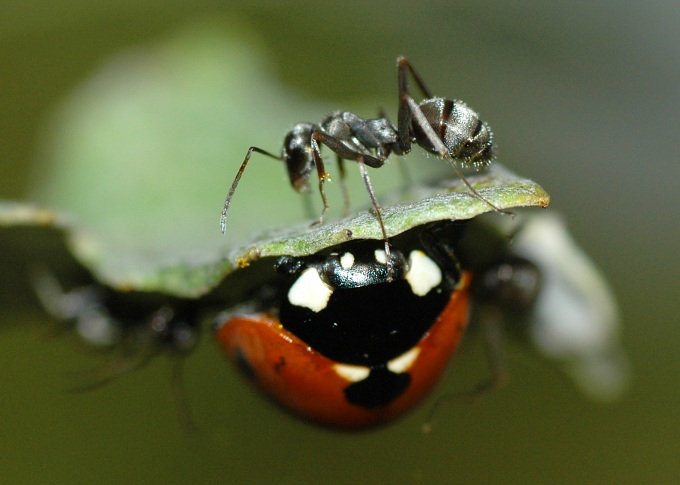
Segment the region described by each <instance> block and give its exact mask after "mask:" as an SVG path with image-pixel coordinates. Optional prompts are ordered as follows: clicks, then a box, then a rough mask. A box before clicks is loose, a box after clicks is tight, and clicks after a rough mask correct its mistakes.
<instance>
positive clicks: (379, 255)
mask: <svg viewBox="0 0 680 485" xmlns="http://www.w3.org/2000/svg"><path fill="white" fill-rule="evenodd" d="M373 254H374V255H375V260H376V261H377V262H378V263H380V264H387V254H385V250H384V249H376V250H375V253H373Z"/></svg>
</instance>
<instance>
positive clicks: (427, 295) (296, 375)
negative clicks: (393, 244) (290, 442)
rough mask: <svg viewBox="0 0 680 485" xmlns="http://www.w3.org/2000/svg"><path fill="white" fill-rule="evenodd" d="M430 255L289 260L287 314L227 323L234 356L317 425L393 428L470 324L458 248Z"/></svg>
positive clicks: (351, 249)
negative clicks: (388, 423)
mask: <svg viewBox="0 0 680 485" xmlns="http://www.w3.org/2000/svg"><path fill="white" fill-rule="evenodd" d="M433 241H434V240H425V239H424V242H426V244H425V246H427V248H428V249H430V250H429V251H428V253H430V255H428V254H426V253H425V252H424V251H422V250H413V251H411V252H410V253H409V254H408V255H405V254H404V253H403V252H402V251H400V250H398V249H395V248H393V250H392V251H391V265H390V266H391V267H390V269H388V268H387V261H386V256H385V252H384V250H383V249H382V248H384V246H383V245H382V243H381V242H380V241H359V242H354V243H348V244H347V245H344V246H340V247H339V248H338V249H337V250H336V251H334V252H333V253H331V254H329V255H325V256H324V255H315V256H309V257H301V258H295V257H282V258H280V259H279V260H278V262H277V263H276V268H277V270H278V271H279V272H282V273H284V274H287V275H288V276H289V277H290V279H291V281H290V282H289V284H288V285H287V286H286V287H285V288H284V291H283V292H282V297H281V299H280V300H281V301H280V303H279V304H278V307H277V308H275V309H273V310H271V311H268V312H262V313H256V314H253V315H239V316H231V317H229V318H224V317H223V318H221V321H218V322H217V325H216V327H217V328H216V336H217V339H218V341H219V343H220V344H221V345H222V347H223V349H224V351H225V352H226V353H227V355H228V356H229V357H230V358H231V359H232V360H234V361H235V362H236V363H237V364H238V365H239V366H240V367H241V368H242V369H243V370H244V371H245V373H246V374H247V375H249V376H250V377H252V379H253V380H254V382H255V383H257V384H258V385H259V387H260V388H261V389H262V390H263V391H264V392H265V393H267V394H268V395H269V396H270V397H272V398H273V399H275V400H276V401H278V402H279V403H281V404H282V405H283V406H285V407H287V408H288V409H290V410H292V411H294V412H295V413H297V414H299V415H301V416H303V417H304V418H306V419H309V420H311V421H313V422H316V423H319V424H322V425H325V426H331V427H339V428H346V429H359V428H366V427H370V426H374V425H378V424H381V423H384V422H386V421H389V420H392V419H393V418H395V417H396V416H398V415H400V414H402V413H403V412H405V411H407V410H408V409H410V408H411V407H412V406H413V405H414V404H416V403H417V402H418V401H420V400H421V399H422V398H423V397H424V396H425V395H426V394H427V393H428V392H429V391H430V390H431V389H432V387H433V386H434V385H435V383H436V382H437V381H438V380H439V378H440V377H441V375H442V373H443V371H444V369H445V368H446V365H447V363H448V361H449V359H450V357H451V356H452V355H453V353H454V351H455V350H456V348H457V347H458V344H459V343H460V340H461V337H462V335H463V332H464V330H465V327H466V325H467V321H468V303H469V287H470V280H471V277H470V274H469V273H468V272H464V271H461V270H460V268H459V265H458V262H457V260H456V258H455V255H454V254H453V251H452V250H451V249H450V247H449V246H446V245H441V244H438V243H436V244H435V243H433Z"/></svg>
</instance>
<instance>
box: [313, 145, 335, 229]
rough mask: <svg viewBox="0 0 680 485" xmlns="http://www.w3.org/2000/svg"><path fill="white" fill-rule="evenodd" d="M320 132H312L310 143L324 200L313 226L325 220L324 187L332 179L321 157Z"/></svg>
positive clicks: (326, 200) (326, 210)
mask: <svg viewBox="0 0 680 485" xmlns="http://www.w3.org/2000/svg"><path fill="white" fill-rule="evenodd" d="M318 133H319V132H315V133H312V138H311V141H310V144H311V146H312V156H313V157H314V165H315V166H316V172H317V174H318V176H319V193H320V194H321V201H322V202H323V210H322V211H321V216H320V217H319V220H318V221H316V222H314V223H313V224H312V226H316V225H318V224H323V220H324V219H325V218H326V213H327V212H328V198H327V197H326V188H325V187H324V184H325V183H326V180H327V179H330V176H329V175H328V173H327V172H326V167H324V164H323V158H321V152H320V151H319V144H318V143H317V140H316V135H317V134H318Z"/></svg>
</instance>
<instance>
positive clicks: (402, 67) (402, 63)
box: [397, 57, 434, 98]
mask: <svg viewBox="0 0 680 485" xmlns="http://www.w3.org/2000/svg"><path fill="white" fill-rule="evenodd" d="M397 69H398V70H399V94H400V95H403V94H409V91H408V80H407V79H406V77H407V76H406V74H407V73H406V70H407V69H408V72H410V73H411V76H413V79H415V81H416V84H417V85H418V88H420V91H421V92H422V93H423V96H424V97H425V98H433V97H434V96H432V92H431V91H430V90H429V89H428V87H427V86H426V85H425V81H423V78H421V77H420V75H419V74H418V73H417V72H416V70H415V69H414V68H413V66H412V65H411V63H410V62H409V60H408V59H406V58H405V57H399V58H398V59H397ZM402 86H403V88H404V90H403V91H402V90H401V88H402Z"/></svg>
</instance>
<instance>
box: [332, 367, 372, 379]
mask: <svg viewBox="0 0 680 485" xmlns="http://www.w3.org/2000/svg"><path fill="white" fill-rule="evenodd" d="M333 370H334V371H335V373H336V374H337V375H339V376H340V377H342V378H343V379H345V380H347V381H349V382H359V381H363V380H364V379H366V378H367V377H368V375H369V374H370V373H371V369H369V368H368V367H365V366H363V365H349V364H335V365H334V366H333Z"/></svg>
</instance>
